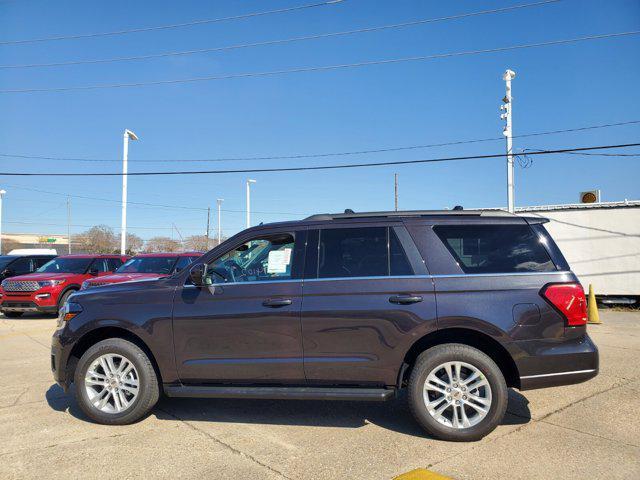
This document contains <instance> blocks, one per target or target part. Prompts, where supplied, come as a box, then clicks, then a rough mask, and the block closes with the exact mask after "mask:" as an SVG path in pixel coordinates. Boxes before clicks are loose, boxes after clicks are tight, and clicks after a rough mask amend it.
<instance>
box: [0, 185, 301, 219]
mask: <svg viewBox="0 0 640 480" xmlns="http://www.w3.org/2000/svg"><path fill="white" fill-rule="evenodd" d="M3 185H4V186H5V187H11V188H15V189H17V190H26V191H31V192H37V193H44V194H49V195H60V196H63V197H72V198H80V199H83V200H96V201H101V202H110V203H117V204H120V205H121V204H122V201H121V200H113V199H110V198H99V197H90V196H86V195H76V194H70V193H60V192H52V191H49V190H40V189H37V188H30V187H22V186H19V185H12V184H8V183H4V184H3ZM127 203H128V204H133V205H141V206H147V207H155V208H167V209H171V208H175V209H182V210H197V211H205V212H206V211H207V209H206V208H203V207H187V206H183V205H164V204H158V203H146V202H132V201H127ZM222 211H223V212H227V213H246V210H229V209H223V210H222ZM252 211H253V210H252ZM253 212H254V213H259V214H263V215H291V216H298V215H310V213H308V212H307V213H300V212H265V211H257V210H256V211H253Z"/></svg>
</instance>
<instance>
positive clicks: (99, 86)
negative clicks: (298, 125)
mask: <svg viewBox="0 0 640 480" xmlns="http://www.w3.org/2000/svg"><path fill="white" fill-rule="evenodd" d="M638 34H640V30H633V31H627V32H616V33H606V34H601V35H587V36H583V37H575V38H568V39H562V40H550V41H545V42H537V43H527V44H520V45H510V46H506V47H494V48H486V49H478V50H465V51H460V52H449V53H439V54H433V55H419V56H413V57H402V58H390V59H386V60H371V61H363V62H355V63H342V64H334V65H321V66H315V67H296V68H290V69H281V70H268V71H261V72H244V73H232V74H223V75H210V76H203V77H191V78H178V79H170V80H155V81H147V82H131V83H111V84H109V83H105V84H93V85H77V86H70V87H50V88H49V87H45V88H16V89H5V90H0V93H1V94H11V93H52V92H70V91H88V90H104V89H112V88H133V87H149V86H159V85H177V84H184V83H197V82H209V81H218V80H232V79H239V78H256V77H270V76H278V75H288V74H295V73H311V72H326V71H332V70H341V69H349V68H361V67H369V66H374V65H391V64H398V63H406V62H419V61H427V60H436V59H442V58H451V57H463V56H472V55H485V54H491V53H499V52H508V51H513V50H522V49H530V48H540V47H549V46H554V45H566V44H571V43H577V42H585V41H591V40H602V39H607V38H620V37H628V36H633V35H638Z"/></svg>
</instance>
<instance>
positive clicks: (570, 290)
mask: <svg viewBox="0 0 640 480" xmlns="http://www.w3.org/2000/svg"><path fill="white" fill-rule="evenodd" d="M540 294H541V295H542V296H543V297H544V298H545V299H546V300H547V301H548V302H549V303H550V304H551V305H553V306H554V307H555V308H556V310H557V311H558V312H560V313H561V314H562V315H563V316H564V318H565V319H566V320H567V326H569V327H577V326H580V325H586V323H587V299H586V298H585V296H584V290H583V289H582V286H581V285H580V284H578V283H550V284H549V285H546V286H545V287H544V288H543V289H542V291H541V292H540Z"/></svg>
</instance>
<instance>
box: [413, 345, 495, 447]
mask: <svg viewBox="0 0 640 480" xmlns="http://www.w3.org/2000/svg"><path fill="white" fill-rule="evenodd" d="M408 398H409V406H410V408H411V412H412V413H413V416H414V417H415V418H416V420H417V421H418V423H419V424H420V425H421V426H422V427H423V428H424V429H425V430H426V431H427V433H429V434H430V435H432V436H434V437H436V438H440V439H442V440H450V441H473V440H479V439H481V438H482V437H484V436H485V435H487V434H488V433H490V432H491V431H492V430H493V429H495V428H496V426H498V424H499V423H500V422H501V421H502V418H503V417H504V414H505V411H506V409H507V401H508V392H507V385H506V382H505V380H504V376H503V375H502V372H501V371H500V369H499V368H498V366H497V365H496V364H495V362H494V361H493V360H491V358H489V357H488V356H487V355H485V354H484V353H483V352H481V351H480V350H477V349H475V348H473V347H470V346H468V345H462V344H456V343H449V344H444V345H438V346H436V347H432V348H430V349H428V350H426V351H425V352H423V353H422V354H420V356H418V358H417V360H416V363H415V366H414V367H413V370H412V372H411V377H410V379H409V391H408Z"/></svg>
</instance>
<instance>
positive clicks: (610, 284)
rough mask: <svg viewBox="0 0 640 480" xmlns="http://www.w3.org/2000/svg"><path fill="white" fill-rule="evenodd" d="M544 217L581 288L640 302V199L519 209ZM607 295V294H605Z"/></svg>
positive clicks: (521, 212)
mask: <svg viewBox="0 0 640 480" xmlns="http://www.w3.org/2000/svg"><path fill="white" fill-rule="evenodd" d="M516 214H518V215H523V216H540V217H545V218H548V219H549V220H550V222H549V223H547V224H546V225H545V227H546V229H547V230H548V231H549V233H550V234H551V236H552V237H553V238H554V240H555V241H556V243H557V244H558V246H559V247H560V250H562V253H563V254H564V256H565V258H566V259H567V261H568V262H569V265H570V266H571V269H572V270H573V271H574V272H575V273H576V275H577V276H578V278H579V279H580V281H581V282H582V285H583V287H584V288H585V290H586V289H588V288H589V284H592V285H593V289H594V291H595V293H596V295H597V296H599V297H600V299H601V300H602V299H603V298H602V297H604V296H609V297H617V298H618V299H622V298H627V299H633V300H635V301H640V200H634V201H624V202H599V203H577V204H567V205H544V206H538V207H521V208H516ZM604 300H606V298H605V299H604Z"/></svg>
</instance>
